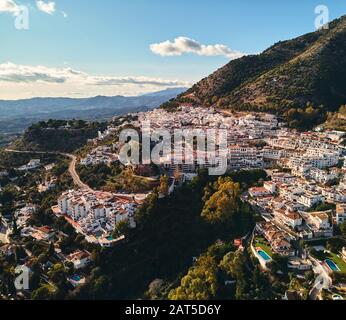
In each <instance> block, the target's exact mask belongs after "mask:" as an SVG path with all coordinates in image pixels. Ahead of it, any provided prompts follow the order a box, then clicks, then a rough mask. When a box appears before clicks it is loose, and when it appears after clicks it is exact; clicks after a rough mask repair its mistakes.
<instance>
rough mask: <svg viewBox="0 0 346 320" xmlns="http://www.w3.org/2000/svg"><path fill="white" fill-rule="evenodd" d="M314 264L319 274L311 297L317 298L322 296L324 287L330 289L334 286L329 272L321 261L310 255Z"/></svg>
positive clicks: (315, 270) (312, 298)
mask: <svg viewBox="0 0 346 320" xmlns="http://www.w3.org/2000/svg"><path fill="white" fill-rule="evenodd" d="M309 258H310V260H311V261H312V263H313V265H314V268H313V269H314V272H315V273H316V274H318V276H317V278H316V282H315V285H314V286H313V288H312V289H311V291H310V299H311V300H317V298H320V297H321V293H322V290H323V289H327V290H328V289H330V288H331V287H332V286H333V281H332V279H331V278H330V276H329V274H328V272H327V271H326V270H325V269H324V267H323V266H322V265H321V263H320V262H319V261H317V260H316V259H315V258H313V257H311V256H310V257H309Z"/></svg>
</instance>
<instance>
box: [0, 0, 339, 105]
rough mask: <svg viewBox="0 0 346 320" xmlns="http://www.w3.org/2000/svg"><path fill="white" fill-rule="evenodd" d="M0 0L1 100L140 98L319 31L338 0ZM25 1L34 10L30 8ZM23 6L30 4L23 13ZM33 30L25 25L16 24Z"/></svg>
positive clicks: (333, 13)
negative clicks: (323, 10) (323, 11)
mask: <svg viewBox="0 0 346 320" xmlns="http://www.w3.org/2000/svg"><path fill="white" fill-rule="evenodd" d="M283 2H284V1H277V0H263V1H258V0H242V1H238V0H198V1H197V0H174V1H161V0H131V1H127V0H126V1H124V0H88V1H85V0H72V1H71V0H42V1H40V0H0V30H1V31H0V40H1V50H0V99H21V98H28V97H36V96H41V97H42V96H50V97H52V96H53V97H55V96H70V97H86V96H94V95H99V94H101V95H117V94H122V95H137V94H140V93H146V92H151V91H157V90H163V89H165V88H171V87H179V86H189V85H191V84H192V83H194V82H196V81H198V80H199V79H201V78H203V77H205V76H207V75H208V74H209V73H211V72H212V71H214V70H215V69H217V68H219V67H221V66H222V65H224V64H225V63H227V62H228V61H229V60H232V59H236V58H239V57H242V56H243V55H246V54H255V53H258V52H261V51H262V50H264V49H265V48H267V47H268V46H270V45H272V44H273V43H275V42H277V41H279V40H284V39H289V38H293V37H295V36H298V35H300V34H303V33H306V32H310V31H313V30H314V20H315V18H316V14H315V12H314V11H315V8H316V6H317V5H319V4H321V3H322V2H323V4H325V5H327V6H328V8H329V13H330V19H334V18H336V17H339V16H341V15H343V14H345V13H346V1H337V0H324V1H320V0H319V1H317V0H304V1H302V0H290V1H285V2H286V4H283ZM22 6H25V7H22ZM23 10H24V11H23ZM25 10H27V15H28V17H29V20H28V27H29V29H28V30H18V29H16V21H17V23H18V21H19V23H20V25H22V26H23V25H25V21H24V20H23V17H24V18H25V14H26V11H25Z"/></svg>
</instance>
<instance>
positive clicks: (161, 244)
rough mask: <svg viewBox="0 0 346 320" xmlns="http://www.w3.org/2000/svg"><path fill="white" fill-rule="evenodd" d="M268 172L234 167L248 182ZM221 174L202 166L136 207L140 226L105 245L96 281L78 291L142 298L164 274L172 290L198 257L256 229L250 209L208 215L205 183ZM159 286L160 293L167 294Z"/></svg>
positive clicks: (80, 294)
mask: <svg viewBox="0 0 346 320" xmlns="http://www.w3.org/2000/svg"><path fill="white" fill-rule="evenodd" d="M263 175H265V173H263V172H262V171H254V172H246V173H245V174H244V173H233V174H232V179H234V181H237V182H242V178H243V177H244V183H245V180H246V183H250V182H252V181H253V182H256V181H257V180H256V179H257V178H258V177H259V176H263ZM215 179H216V178H215V177H210V176H209V175H208V174H207V172H206V171H202V172H201V173H200V174H199V176H198V177H197V178H196V179H194V180H193V181H192V182H190V183H187V184H184V185H183V186H182V187H181V188H179V189H177V190H176V191H175V192H174V193H173V194H172V195H171V196H168V197H165V198H162V199H160V198H159V195H158V192H157V191H154V193H153V194H152V195H151V196H149V197H148V199H147V200H146V201H145V203H144V204H143V206H142V207H141V208H140V209H139V210H138V212H137V213H136V221H137V224H138V226H137V228H136V229H135V230H130V232H129V234H128V236H127V241H124V242H121V243H119V244H118V245H117V246H115V247H113V248H108V249H103V250H100V252H99V258H98V259H97V262H96V265H95V268H94V270H93V272H92V276H91V277H90V281H88V283H87V284H86V285H85V286H83V287H81V288H79V289H78V290H77V291H75V292H74V293H73V297H78V298H97V299H101V298H107V299H117V298H118V299H126V298H132V299H133V298H141V297H143V296H144V295H145V293H146V292H148V291H150V288H149V290H148V287H149V285H150V284H151V283H152V282H153V281H155V279H162V281H163V284H162V282H161V281H160V283H161V284H162V287H163V288H164V289H163V290H167V293H166V294H168V293H169V289H168V288H169V287H171V285H170V283H171V284H174V283H176V281H177V279H179V278H180V276H179V275H181V273H182V272H185V270H187V269H188V268H189V267H190V266H191V263H192V258H193V257H197V256H199V255H200V254H202V253H203V252H204V251H205V250H207V248H208V247H209V246H210V245H212V244H213V243H215V241H217V240H218V239H221V240H222V241H226V242H228V241H233V240H232V239H234V238H236V237H240V236H244V235H245V234H247V233H248V232H249V231H251V229H252V227H253V226H254V223H253V221H252V215H251V212H250V211H245V212H244V213H243V214H242V211H240V210H236V211H237V212H238V214H237V215H235V216H233V215H230V216H229V221H226V223H212V224H211V223H210V222H209V221H207V220H205V219H204V218H203V217H202V215H201V213H202V211H203V208H204V206H205V201H204V200H203V196H204V195H205V192H206V190H205V188H206V187H207V186H208V185H209V184H214V183H215V182H216V181H215ZM214 192H218V190H214ZM248 209H249V208H248ZM114 270H117V272H114ZM154 287H156V286H154ZM159 287H161V285H160V286H159ZM151 289H152V290H154V289H153V288H151ZM154 291H155V294H154V295H155V296H162V294H158V293H157V292H156V291H157V290H154Z"/></svg>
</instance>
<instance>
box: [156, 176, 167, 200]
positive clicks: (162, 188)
mask: <svg viewBox="0 0 346 320" xmlns="http://www.w3.org/2000/svg"><path fill="white" fill-rule="evenodd" d="M158 191H159V193H160V194H162V195H164V196H167V195H168V191H169V178H168V176H167V175H164V176H161V178H160V186H159V188H158Z"/></svg>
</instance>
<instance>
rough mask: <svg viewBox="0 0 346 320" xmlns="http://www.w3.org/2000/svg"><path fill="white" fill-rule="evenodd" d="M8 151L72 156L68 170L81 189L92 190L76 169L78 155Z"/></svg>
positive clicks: (37, 152)
mask: <svg viewBox="0 0 346 320" xmlns="http://www.w3.org/2000/svg"><path fill="white" fill-rule="evenodd" d="M4 151H6V152H12V153H30V154H52V155H61V156H64V157H67V158H70V160H71V162H70V165H69V168H68V171H69V173H70V175H71V177H72V179H73V183H74V184H75V185H76V186H77V187H79V188H80V189H87V190H92V189H91V188H90V187H89V186H88V185H86V184H85V183H83V182H82V180H81V179H80V177H79V175H78V173H77V171H76V164H77V157H76V156H75V155H73V154H70V153H61V152H49V151H46V152H45V151H21V150H13V149H4Z"/></svg>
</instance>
